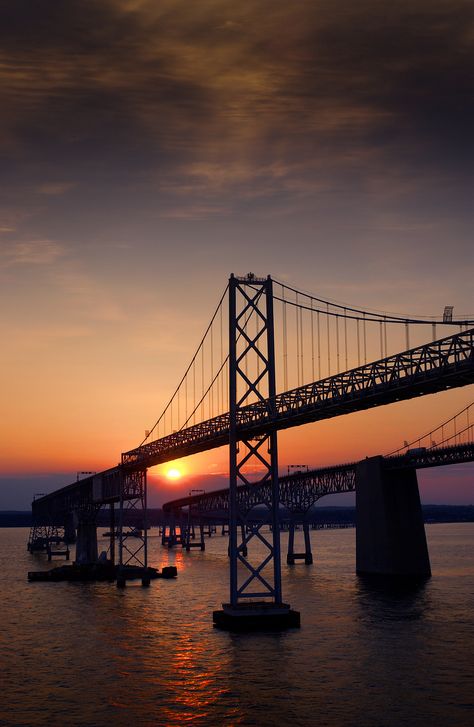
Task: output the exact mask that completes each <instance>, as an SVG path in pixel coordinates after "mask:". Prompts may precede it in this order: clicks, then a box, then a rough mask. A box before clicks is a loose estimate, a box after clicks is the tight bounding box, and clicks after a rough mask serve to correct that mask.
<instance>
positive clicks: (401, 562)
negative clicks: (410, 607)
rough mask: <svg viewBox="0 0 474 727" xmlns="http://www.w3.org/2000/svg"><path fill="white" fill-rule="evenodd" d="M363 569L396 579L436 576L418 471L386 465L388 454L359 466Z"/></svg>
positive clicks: (359, 566)
mask: <svg viewBox="0 0 474 727" xmlns="http://www.w3.org/2000/svg"><path fill="white" fill-rule="evenodd" d="M356 510H357V516H356V517H357V531H356V559H357V573H359V574H361V575H371V576H388V577H396V578H410V579H413V578H428V577H429V576H430V575H431V569H430V559H429V555H428V548H427V545H426V536H425V527H424V524H423V514H422V511H421V504H420V495H419V492H418V482H417V478H416V470H415V469H400V470H396V469H386V468H384V462H383V457H370V458H367V459H365V460H362V462H359V464H358V465H357V470H356Z"/></svg>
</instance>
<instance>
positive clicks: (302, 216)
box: [0, 0, 474, 509]
mask: <svg viewBox="0 0 474 727" xmlns="http://www.w3.org/2000/svg"><path fill="white" fill-rule="evenodd" d="M473 14H474V9H473V6H472V3H471V2H470V0H410V1H408V0H406V1H405V0H398V1H395V2H388V1H387V0H360V1H359V2H357V3H354V2H349V0H298V2H296V3H288V2H287V1H285V2H282V1H280V0H271V2H270V0H260V1H257V0H239V2H238V3H237V2H230V1H229V0H227V1H225V0H199V2H189V0H102V1H101V2H100V3H99V2H97V1H96V0H68V2H64V0H5V2H3V3H2V6H1V8H0V109H1V111H0V299H1V311H2V313H1V315H0V332H1V337H2V342H3V346H2V352H1V357H0V367H1V381H2V415H3V416H2V421H1V424H0V427H1V429H2V431H1V433H0V434H1V439H0V441H1V443H2V444H1V450H0V509H16V508H18V509H23V508H27V507H29V503H30V501H31V498H32V495H33V494H34V493H35V492H38V491H50V490H52V489H55V488H56V487H57V486H59V485H62V484H68V483H69V482H71V481H72V480H74V479H75V477H76V472H78V471H82V470H94V471H95V470H97V471H98V470H102V469H105V468H107V467H110V466H113V465H115V464H116V463H117V462H118V461H119V460H120V454H121V452H122V451H126V450H128V449H130V448H132V447H134V446H136V445H137V444H138V443H139V442H140V441H141V440H142V438H143V432H144V430H145V429H148V428H150V427H151V426H152V425H153V422H154V421H155V420H156V418H157V415H158V414H159V412H160V411H161V409H162V408H163V405H164V403H165V401H166V400H167V399H168V398H169V395H170V393H171V391H172V390H173V388H174V386H175V385H176V383H177V378H178V377H179V376H180V374H181V372H183V371H184V369H185V367H186V366H187V364H188V362H189V359H190V357H191V356H192V354H193V352H194V350H195V348H196V346H197V343H198V341H199V339H200V336H201V334H202V332H203V330H204V328H205V326H206V325H207V323H208V320H209V318H210V315H211V314H212V312H213V310H214V308H215V305H216V303H217V301H218V299H219V297H220V295H221V293H222V291H223V290H224V288H225V285H226V282H227V279H228V277H229V274H230V273H232V272H234V273H236V274H245V273H247V272H249V271H253V272H255V273H257V274H259V275H267V274H271V275H272V276H274V277H275V278H277V279H280V280H284V281H286V282H289V283H291V284H294V285H295V286H297V287H299V288H302V289H304V290H307V291H311V292H313V293H314V294H316V295H320V296H322V297H325V296H327V297H330V298H331V299H334V300H339V301H343V302H347V303H350V304H353V305H357V306H358V307H361V308H364V307H371V308H377V309H379V310H390V311H396V312H398V311H399V312H408V313H410V314H413V315H416V314H419V315H425V314H432V315H434V314H440V313H441V312H442V310H443V308H444V306H445V305H446V304H450V305H454V309H455V315H456V314H459V315H460V314H474V301H473V295H472V272H473V263H474V259H473V258H474V252H473V251H474V246H473V245H472V229H473V214H472V193H473V169H474V166H473V137H472V128H473V121H474V119H473V113H472V111H473V104H472V99H473V96H472V84H473V77H472V68H473V66H474V64H473V60H474V59H473V55H474V51H473V47H474V45H473V40H474V29H473V27H474V26H473ZM473 394H474V387H472V386H470V387H465V388H463V389H459V390H456V391H452V392H446V393H441V394H437V395H434V396H431V397H426V399H423V402H422V403H420V401H417V402H405V403H400V404H394V405H392V406H391V407H389V408H385V409H384V410H383V411H382V410H374V411H373V412H365V413H360V414H354V415H351V416H349V417H343V418H341V419H338V420H333V421H331V422H324V423H322V424H313V425H310V426H308V427H305V428H298V429H295V430H292V431H291V432H285V433H283V434H282V435H281V437H280V465H281V468H282V469H283V470H285V468H286V467H287V465H288V464H289V463H290V462H294V461H295V460H296V461H298V460H300V461H304V462H305V463H308V464H310V465H311V466H313V465H314V466H316V465H318V464H327V463H336V462H339V461H347V460H351V459H355V458H359V457H360V458H361V457H364V456H366V455H367V454H378V453H380V452H383V451H389V450H390V449H393V448H394V447H395V446H399V445H400V444H401V443H402V442H403V440H404V439H409V438H410V437H411V436H416V435H418V434H419V433H420V430H426V429H429V428H430V426H431V425H432V424H437V423H438V422H440V421H441V420H442V419H443V418H447V417H448V416H449V415H451V414H454V413H455V412H456V411H457V410H459V409H461V408H462V407H463V406H465V405H466V404H467V403H469V402H470V401H472V400H473V399H474V396H473ZM226 457H227V455H226V452H225V451H224V450H222V451H221V450H219V451H218V452H215V453H208V454H207V455H199V456H197V457H195V458H192V459H191V458H188V459H187V460H186V461H184V462H182V463H180V465H179V466H180V467H181V469H182V471H183V475H184V476H183V477H182V478H181V479H180V480H179V481H177V482H176V484H173V483H171V482H169V481H166V480H165V478H163V476H162V475H163V473H162V471H161V470H160V471H158V472H156V473H151V480H150V481H151V487H152V489H153V497H152V502H155V501H156V502H158V501H163V500H166V499H169V498H170V496H173V495H174V494H175V493H176V494H177V495H181V494H182V493H183V492H186V491H187V490H188V489H189V488H191V487H196V486H200V485H202V483H203V482H205V483H206V486H209V488H210V487H211V486H214V484H215V485H219V486H223V483H225V475H226V471H227V470H226V467H227V464H226V461H227V460H226ZM472 474H473V468H472V467H471V466H468V467H463V468H462V471H461V470H459V469H456V470H454V469H453V468H450V469H449V470H446V469H444V470H437V471H436V473H434V472H433V473H431V474H430V473H427V472H425V473H423V475H420V480H422V496H423V498H424V500H425V501H428V502H431V501H432V502H460V503H461V502H466V503H470V502H473V501H474V497H473V485H472ZM170 493H171V494H170ZM153 498H154V499H153Z"/></svg>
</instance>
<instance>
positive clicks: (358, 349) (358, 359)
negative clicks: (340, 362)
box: [356, 318, 360, 366]
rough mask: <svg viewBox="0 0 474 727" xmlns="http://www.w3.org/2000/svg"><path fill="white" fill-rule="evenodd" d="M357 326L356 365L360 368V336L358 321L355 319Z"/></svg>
mask: <svg viewBox="0 0 474 727" xmlns="http://www.w3.org/2000/svg"><path fill="white" fill-rule="evenodd" d="M356 324H357V365H358V366H360V334H359V319H358V318H357V319H356Z"/></svg>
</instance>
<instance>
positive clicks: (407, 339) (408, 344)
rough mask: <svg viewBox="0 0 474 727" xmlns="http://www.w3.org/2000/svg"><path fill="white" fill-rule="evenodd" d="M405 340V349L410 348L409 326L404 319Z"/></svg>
mask: <svg viewBox="0 0 474 727" xmlns="http://www.w3.org/2000/svg"><path fill="white" fill-rule="evenodd" d="M405 340H406V348H407V351H408V349H409V348H410V328H409V323H408V321H405Z"/></svg>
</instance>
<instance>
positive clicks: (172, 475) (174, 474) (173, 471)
mask: <svg viewBox="0 0 474 727" xmlns="http://www.w3.org/2000/svg"><path fill="white" fill-rule="evenodd" d="M165 476H166V477H167V478H168V479H169V480H179V479H180V477H182V473H181V471H180V470H179V469H178V468H177V467H170V468H169V470H166V472H165Z"/></svg>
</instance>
